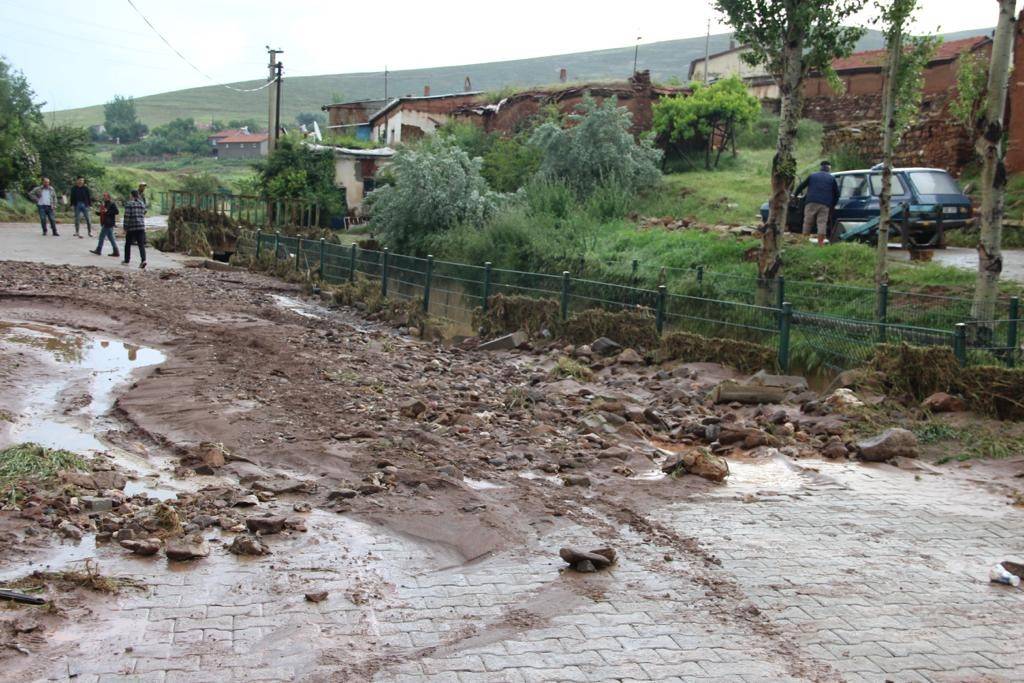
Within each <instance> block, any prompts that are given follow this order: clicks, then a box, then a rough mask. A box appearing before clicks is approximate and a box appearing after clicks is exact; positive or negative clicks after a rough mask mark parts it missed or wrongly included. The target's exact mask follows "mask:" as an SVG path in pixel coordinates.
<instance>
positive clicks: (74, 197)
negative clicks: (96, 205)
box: [69, 176, 92, 239]
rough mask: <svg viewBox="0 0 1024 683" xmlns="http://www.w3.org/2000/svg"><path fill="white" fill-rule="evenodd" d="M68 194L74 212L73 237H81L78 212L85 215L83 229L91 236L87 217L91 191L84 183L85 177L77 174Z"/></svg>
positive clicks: (90, 223) (90, 222) (90, 226)
mask: <svg viewBox="0 0 1024 683" xmlns="http://www.w3.org/2000/svg"><path fill="white" fill-rule="evenodd" d="M69 194H70V200H71V209H72V211H74V212H75V237H78V238H79V239H81V237H82V236H81V235H80V234H78V220H79V219H78V216H79V214H82V215H84V216H85V229H86V230H88V231H89V237H92V219H91V218H90V217H89V209H90V208H92V193H91V192H90V191H89V186H88V185H86V184H85V178H83V177H82V176H78V179H77V180H75V185H74V187H72V188H71V192H70V193H69Z"/></svg>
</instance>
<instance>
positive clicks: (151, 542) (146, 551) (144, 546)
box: [121, 538, 160, 557]
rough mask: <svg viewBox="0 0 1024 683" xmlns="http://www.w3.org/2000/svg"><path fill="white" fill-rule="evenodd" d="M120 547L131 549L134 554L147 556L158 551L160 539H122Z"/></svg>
mask: <svg viewBox="0 0 1024 683" xmlns="http://www.w3.org/2000/svg"><path fill="white" fill-rule="evenodd" d="M121 547H122V548H126V549H127V550H130V551H132V552H133V553H135V554H136V555H142V556H144V557H149V556H150V555H156V554H157V553H158V552H160V539H159V538H147V539H144V540H141V541H136V540H132V539H124V540H122V541H121Z"/></svg>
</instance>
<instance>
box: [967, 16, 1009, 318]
mask: <svg viewBox="0 0 1024 683" xmlns="http://www.w3.org/2000/svg"><path fill="white" fill-rule="evenodd" d="M1015 13H1016V2H1015V0H999V21H998V22H997V23H996V33H995V38H994V42H993V43H992V61H991V64H990V66H989V70H988V87H987V88H986V92H987V95H986V99H985V106H984V108H983V109H982V110H981V112H980V116H979V117H978V120H977V124H976V127H975V135H977V143H976V149H977V152H978V155H979V156H980V157H981V159H982V168H981V180H980V181H979V182H980V184H981V215H980V226H981V227H980V229H979V234H978V278H977V280H976V282H975V285H974V302H973V304H972V306H971V317H972V318H974V319H975V320H979V321H983V322H982V325H981V329H982V330H984V331H985V334H986V336H988V337H989V338H991V333H992V323H991V322H990V321H991V320H992V319H993V318H994V317H995V306H996V293H997V288H998V286H999V275H1000V273H1002V271H1003V197H1004V194H1005V192H1006V167H1005V166H1004V165H1003V145H1002V143H1003V133H1004V130H1003V117H1004V115H1005V112H1006V90H1007V84H1008V83H1009V79H1010V52H1011V50H1012V48H1013V40H1014V34H1015V30H1014V28H1015V24H1016V21H1015Z"/></svg>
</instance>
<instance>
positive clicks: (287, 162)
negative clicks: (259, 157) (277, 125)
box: [254, 136, 345, 221]
mask: <svg viewBox="0 0 1024 683" xmlns="http://www.w3.org/2000/svg"><path fill="white" fill-rule="evenodd" d="M254 168H255V169H256V174H257V177H258V186H259V189H260V194H261V196H263V197H265V198H267V199H301V200H304V201H307V202H310V203H314V202H315V203H318V204H319V205H320V207H321V211H320V215H321V217H322V218H321V220H323V221H327V220H329V219H330V218H331V217H332V216H340V215H343V214H344V213H345V193H344V191H343V190H341V189H340V188H338V187H336V186H335V185H334V155H333V154H332V153H331V152H330V151H321V150H314V149H311V148H310V147H308V146H307V145H304V144H302V142H301V141H299V140H296V139H294V138H292V137H289V136H286V137H282V138H281V140H280V141H279V142H278V146H277V147H276V148H275V149H274V151H273V153H272V154H271V155H270V156H268V157H267V158H266V159H265V160H263V161H259V162H257V163H255V164H254Z"/></svg>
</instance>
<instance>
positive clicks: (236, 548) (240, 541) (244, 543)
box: [228, 534, 270, 555]
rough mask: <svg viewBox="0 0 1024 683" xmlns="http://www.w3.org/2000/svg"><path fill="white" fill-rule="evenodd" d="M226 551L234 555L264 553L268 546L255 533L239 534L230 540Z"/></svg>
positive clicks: (266, 551)
mask: <svg viewBox="0 0 1024 683" xmlns="http://www.w3.org/2000/svg"><path fill="white" fill-rule="evenodd" d="M228 552H229V553H232V554H234V555H266V554H268V553H269V552H270V548H269V547H268V546H267V544H266V543H264V542H263V541H261V540H260V538H259V536H256V535H255V534H239V535H237V536H235V538H234V540H233V541H231V545H229V546H228Z"/></svg>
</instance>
